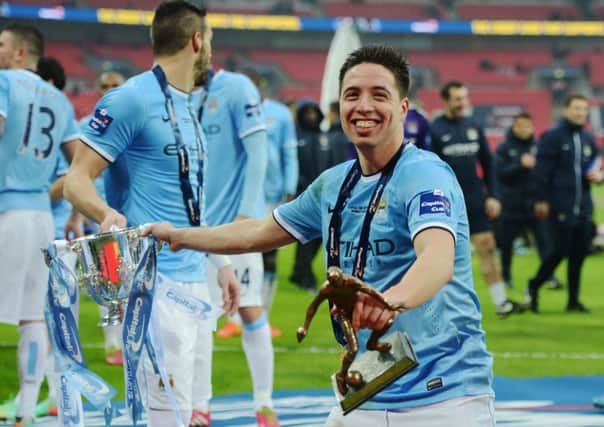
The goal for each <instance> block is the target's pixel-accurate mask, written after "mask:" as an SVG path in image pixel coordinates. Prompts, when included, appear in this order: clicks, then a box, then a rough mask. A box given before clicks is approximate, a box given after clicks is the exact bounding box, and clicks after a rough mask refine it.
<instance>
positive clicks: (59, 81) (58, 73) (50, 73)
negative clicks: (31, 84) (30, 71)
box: [38, 56, 66, 90]
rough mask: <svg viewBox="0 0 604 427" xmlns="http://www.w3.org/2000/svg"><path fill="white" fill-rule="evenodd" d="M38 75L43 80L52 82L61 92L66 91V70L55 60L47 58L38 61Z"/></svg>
mask: <svg viewBox="0 0 604 427" xmlns="http://www.w3.org/2000/svg"><path fill="white" fill-rule="evenodd" d="M38 74H39V75H40V77H42V80H46V81H47V82H48V81H51V80H52V84H54V85H55V87H56V88H57V89H59V90H63V89H65V82H66V77H65V69H64V68H63V65H61V63H60V62H59V61H57V60H56V59H55V58H52V57H50V56H46V57H43V58H40V60H39V61H38Z"/></svg>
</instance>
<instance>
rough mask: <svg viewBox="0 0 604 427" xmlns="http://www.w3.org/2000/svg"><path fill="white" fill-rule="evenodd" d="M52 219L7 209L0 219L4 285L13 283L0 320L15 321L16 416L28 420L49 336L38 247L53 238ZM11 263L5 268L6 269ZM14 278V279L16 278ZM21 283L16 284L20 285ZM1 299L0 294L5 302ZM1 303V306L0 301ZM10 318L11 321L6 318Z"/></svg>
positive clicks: (43, 214)
mask: <svg viewBox="0 0 604 427" xmlns="http://www.w3.org/2000/svg"><path fill="white" fill-rule="evenodd" d="M53 231H54V229H53V223H52V217H51V215H50V213H49V212H37V211H11V212H8V213H6V214H3V217H2V220H0V235H2V238H3V240H4V239H7V240H5V241H6V242H7V243H8V242H10V244H7V245H6V247H4V246H5V245H0V246H2V248H1V249H0V250H1V251H2V252H1V253H0V259H2V263H7V264H6V269H3V270H2V271H3V274H5V272H6V274H9V282H11V283H9V282H5V281H4V280H3V283H6V286H8V287H14V289H13V290H12V292H7V293H6V294H5V293H4V291H5V289H2V292H3V295H9V296H10V299H9V298H6V299H7V300H8V301H6V303H8V305H11V304H12V305H13V306H14V307H13V308H12V309H9V310H5V309H3V310H2V312H0V319H2V321H4V322H8V323H13V324H14V323H17V322H18V324H19V344H18V349H17V366H18V370H19V386H20V387H19V399H18V401H17V409H16V419H17V420H21V421H25V422H27V421H28V420H30V419H31V418H32V417H33V415H34V410H35V405H36V402H37V399H38V394H39V392H40V385H41V383H42V379H43V378H44V371H45V365H46V359H47V355H48V338H47V335H46V325H45V324H44V320H43V319H44V303H45V296H46V289H47V286H48V268H47V267H46V264H45V263H44V258H43V256H42V252H41V251H40V248H42V247H44V246H45V245H46V244H48V242H50V241H51V240H52V236H53ZM9 266H10V267H9ZM11 271H12V272H13V274H15V276H13V277H14V278H15V279H16V280H17V282H15V281H14V280H15V279H13V278H11V277H10V276H12V274H11ZM19 282H20V283H19ZM4 299H5V298H2V300H4ZM3 306H5V305H4V304H3ZM11 316H12V319H10V318H9V317H11Z"/></svg>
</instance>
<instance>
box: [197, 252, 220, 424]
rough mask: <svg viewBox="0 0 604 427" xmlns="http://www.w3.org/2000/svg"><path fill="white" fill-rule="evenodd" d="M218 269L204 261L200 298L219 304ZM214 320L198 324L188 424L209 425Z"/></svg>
mask: <svg viewBox="0 0 604 427" xmlns="http://www.w3.org/2000/svg"><path fill="white" fill-rule="evenodd" d="M217 274H218V271H217V270H216V267H214V264H212V263H211V262H209V261H206V275H207V279H208V283H207V285H206V286H205V287H204V288H202V289H200V290H199V292H201V294H200V298H201V299H202V300H204V301H211V302H212V303H213V304H214V305H219V304H220V302H221V301H222V299H221V298H222V297H221V294H220V288H219V286H218V280H217ZM215 329H216V322H215V321H213V322H212V323H211V324H207V325H200V326H199V327H198V329H197V338H196V340H195V352H194V353H195V356H194V365H195V368H194V371H193V384H192V387H193V413H192V416H191V420H190V421H189V426H191V427H205V426H208V425H210V420H211V413H210V399H211V398H212V350H213V349H214V336H213V334H214V331H215Z"/></svg>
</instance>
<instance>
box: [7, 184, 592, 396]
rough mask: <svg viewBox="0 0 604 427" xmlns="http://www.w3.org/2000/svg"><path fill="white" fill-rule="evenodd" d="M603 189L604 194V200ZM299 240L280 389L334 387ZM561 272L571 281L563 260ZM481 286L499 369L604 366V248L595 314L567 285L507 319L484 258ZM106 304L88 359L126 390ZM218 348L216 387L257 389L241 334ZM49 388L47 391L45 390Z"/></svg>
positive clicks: (554, 371)
mask: <svg viewBox="0 0 604 427" xmlns="http://www.w3.org/2000/svg"><path fill="white" fill-rule="evenodd" d="M601 190H602V189H600V191H599V192H598V196H599V197H600V198H599V202H600V203H602V202H603V200H602V195H603V194H604V193H603V192H602V191H601ZM600 206H602V204H600ZM598 222H600V223H602V222H604V210H603V209H600V210H599V212H598ZM293 257H294V246H293V245H291V246H289V247H287V248H284V249H283V250H281V251H280V253H279V264H278V265H279V268H280V271H279V289H278V292H277V297H276V301H275V304H274V306H273V310H272V313H271V322H272V323H273V324H274V325H275V326H278V327H279V328H281V329H282V330H283V332H284V335H283V337H280V338H276V339H274V341H273V344H274V346H275V389H304V388H329V387H330V382H329V377H330V375H331V373H333V372H334V371H335V370H336V369H337V367H338V365H339V362H338V357H339V350H338V347H337V345H336V342H335V340H334V339H333V337H332V334H331V326H330V323H329V320H328V316H327V308H326V306H325V307H321V310H320V312H319V313H318V314H317V316H316V318H315V320H314V322H313V324H312V325H311V328H310V331H309V334H308V337H307V338H306V340H305V341H304V342H303V343H302V344H298V343H297V342H296V339H295V331H296V329H297V327H298V326H300V325H301V324H302V322H303V320H304V315H305V311H306V308H307V306H308V303H309V302H310V301H311V299H312V296H311V295H310V294H308V293H306V292H304V291H302V290H299V289H297V288H296V287H294V286H293V285H292V284H291V283H289V282H288V276H289V273H290V271H291V268H292V262H293ZM322 264H323V261H322V259H321V258H320V257H317V258H316V259H315V264H314V266H315V271H316V273H317V277H323V275H324V273H323V266H322ZM536 268H537V257H536V256H535V255H534V253H532V252H529V253H527V254H525V255H521V256H516V257H515V258H514V265H513V278H514V281H515V283H516V284H517V289H513V290H511V291H509V296H510V297H512V298H515V299H517V300H522V298H523V291H524V287H525V284H526V282H527V280H528V278H529V277H530V276H532V275H533V274H534V272H535V270H536ZM557 276H558V277H559V278H560V279H562V281H563V282H566V280H565V276H566V267H565V265H564V264H563V265H562V266H561V268H560V269H559V270H558V274H557ZM474 278H475V287H476V290H477V292H478V295H479V297H480V301H481V304H482V311H483V319H484V320H483V325H484V328H485V330H486V332H487V346H488V348H489V350H490V351H491V352H493V353H494V356H495V374H496V375H501V376H511V377H539V376H561V375H595V374H599V375H602V374H604V347H602V343H604V298H603V297H602V295H603V293H602V289H603V288H602V286H604V254H602V253H600V254H597V255H593V256H590V257H588V259H587V260H586V264H585V267H584V270H583V279H582V291H581V300H582V302H583V303H585V305H586V306H588V307H589V308H591V309H592V310H593V312H592V313H591V314H567V313H565V312H564V308H565V305H566V289H564V290H558V291H554V290H546V289H543V290H542V291H541V298H540V307H541V310H542V313H541V314H539V315H534V314H532V313H525V314H522V315H515V316H511V317H510V318H508V319H505V320H499V319H497V318H496V317H495V314H494V311H493V306H492V303H491V301H490V298H489V295H488V291H487V288H486V285H485V283H484V281H483V280H482V277H481V276H480V272H479V269H478V266H477V265H476V264H475V265H474ZM97 321H98V309H97V307H96V306H95V305H94V303H92V302H91V301H90V300H89V299H87V298H84V299H83V301H82V307H81V316H80V324H81V326H80V335H81V338H82V343H83V345H84V354H85V356H86V360H87V363H88V366H89V367H90V368H91V369H92V370H93V371H94V372H96V373H97V374H99V375H101V376H102V377H103V378H105V379H106V380H107V381H109V382H110V383H111V384H113V385H114V386H115V387H116V388H117V389H118V390H119V391H120V395H119V398H123V374H122V370H121V368H119V367H109V366H107V365H106V364H105V362H104V352H103V349H102V343H103V337H102V332H101V330H100V329H99V328H98V327H96V326H95V325H96V322H97ZM16 342H17V332H16V328H14V327H8V326H6V325H0V344H1V345H0V401H1V400H2V399H3V398H5V397H8V396H9V395H11V394H15V393H16V392H17V389H18V380H17V369H16V361H15V359H16ZM215 344H216V352H215V353H214V378H213V384H214V394H215V395H222V394H230V393H240V392H251V383H250V378H249V373H248V370H247V365H246V361H245V355H244V354H243V351H242V349H241V341H240V339H239V338H237V339H230V340H220V339H217V340H216V342H215ZM43 393H44V392H43Z"/></svg>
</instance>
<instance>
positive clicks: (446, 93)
mask: <svg viewBox="0 0 604 427" xmlns="http://www.w3.org/2000/svg"><path fill="white" fill-rule="evenodd" d="M462 87H466V85H464V84H463V83H462V82H460V81H458V80H451V81H448V82H447V83H445V85H444V86H443V87H442V89H441V90H440V97H441V98H442V99H443V100H444V101H448V100H449V98H450V97H451V89H461V88H462Z"/></svg>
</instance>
